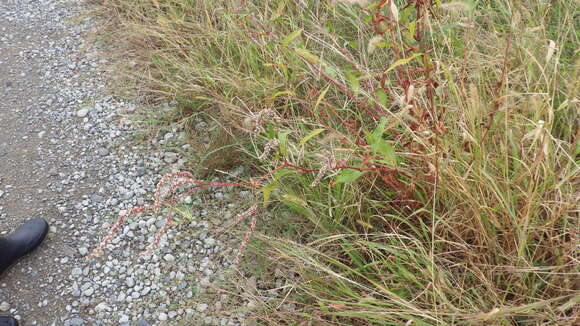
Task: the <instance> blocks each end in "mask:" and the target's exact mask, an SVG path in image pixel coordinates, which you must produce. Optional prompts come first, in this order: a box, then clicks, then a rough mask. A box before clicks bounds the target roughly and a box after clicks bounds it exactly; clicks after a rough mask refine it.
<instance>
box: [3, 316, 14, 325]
mask: <svg viewBox="0 0 580 326" xmlns="http://www.w3.org/2000/svg"><path fill="white" fill-rule="evenodd" d="M0 326H18V320H16V319H14V318H12V317H6V316H0Z"/></svg>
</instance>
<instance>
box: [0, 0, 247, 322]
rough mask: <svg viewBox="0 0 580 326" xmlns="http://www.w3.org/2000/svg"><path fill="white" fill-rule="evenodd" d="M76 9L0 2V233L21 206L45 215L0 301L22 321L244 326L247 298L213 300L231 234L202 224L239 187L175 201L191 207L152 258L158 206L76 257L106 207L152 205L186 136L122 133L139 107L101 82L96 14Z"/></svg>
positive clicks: (43, 0)
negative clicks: (147, 137) (99, 249)
mask: <svg viewBox="0 0 580 326" xmlns="http://www.w3.org/2000/svg"><path fill="white" fill-rule="evenodd" d="M83 6H84V5H81V4H79V3H77V2H76V1H62V0H18V1H11V0H9V1H2V2H0V67H2V68H0V92H3V93H2V94H0V95H2V96H3V97H4V98H5V101H4V102H3V103H2V104H0V221H1V223H0V230H2V231H4V233H7V232H8V231H9V229H10V228H13V227H16V226H17V225H19V224H20V223H21V222H22V221H23V220H25V219H26V218H28V217H30V216H31V215H35V216H42V217H44V218H46V219H48V220H49V222H50V224H51V233H50V235H49V237H48V239H47V241H46V242H45V244H44V245H43V246H42V247H41V248H40V249H39V250H38V251H37V252H36V253H34V254H33V255H32V257H29V258H27V259H25V260H23V261H21V262H20V263H19V264H17V265H16V266H15V267H13V268H12V269H11V270H10V271H9V272H8V273H6V274H4V275H3V276H2V279H1V280H0V282H1V283H0V311H1V312H7V313H9V314H11V315H14V316H16V317H17V318H18V319H20V320H22V321H23V323H25V324H24V325H65V326H80V325H140V326H145V325H181V324H183V325H203V324H207V325H242V324H245V322H243V320H244V316H245V313H244V311H245V308H246V306H251V304H252V303H251V302H250V301H244V300H241V299H232V298H230V297H228V296H219V297H210V296H211V293H213V292H211V288H212V287H213V286H214V285H216V284H222V283H223V280H224V279H225V278H226V277H227V272H228V271H229V268H230V267H231V266H232V264H233V259H234V258H235V255H236V253H237V250H238V246H239V241H237V240H236V239H233V238H228V237H220V238H215V237H214V236H212V235H211V233H209V232H208V231H211V230H212V229H213V228H214V226H213V225H212V223H213V224H223V222H224V221H227V220H228V219H230V218H231V217H232V216H233V215H234V214H235V212H237V211H238V210H237V207H238V206H239V205H240V201H241V200H247V199H248V197H249V196H248V195H249V193H248V192H247V191H241V192H240V191H239V190H236V191H235V192H234V191H224V190H219V191H217V190H215V191H208V192H206V193H204V194H203V195H200V196H195V197H189V198H186V199H184V200H183V205H184V207H188V208H189V210H190V216H186V217H182V218H180V219H178V223H177V226H175V227H173V228H172V229H171V230H170V231H169V232H168V233H167V234H166V235H164V236H163V237H162V238H161V241H160V244H159V246H158V249H157V250H156V251H155V252H154V253H153V254H152V255H150V256H146V257H142V258H141V257H140V256H139V254H140V253H142V252H143V251H144V250H146V248H147V246H148V245H149V244H150V243H151V242H152V241H153V239H154V237H155V235H156V234H157V232H158V231H159V230H160V229H161V228H162V227H163V224H164V216H162V215H161V214H159V215H156V214H151V215H146V216H142V217H138V218H130V219H129V220H128V221H127V223H126V224H125V226H124V227H123V228H122V230H121V232H120V233H119V235H118V236H117V237H115V238H114V239H113V240H112V241H111V243H110V244H109V245H108V246H107V255H106V256H105V257H102V258H99V259H91V260H88V259H86V256H87V255H88V254H89V253H90V251H91V250H92V248H95V247H96V246H97V244H98V243H99V240H100V239H101V237H102V236H103V235H104V234H105V233H106V232H107V231H108V230H109V229H110V227H111V225H112V224H113V223H114V221H115V219H116V217H117V216H119V215H120V214H122V213H123V212H125V211H128V210H130V209H132V208H134V207H136V206H139V205H144V204H147V203H149V202H150V199H151V198H152V192H153V191H154V189H155V185H156V183H157V181H158V180H159V177H160V176H161V175H162V174H163V173H165V172H169V171H177V170H181V169H183V167H184V164H185V160H184V159H183V157H182V156H181V154H180V153H181V152H183V151H187V150H189V145H187V144H185V143H183V142H182V141H181V139H184V137H181V136H180V135H182V134H183V130H181V129H180V128H179V127H174V128H173V129H172V130H168V132H166V133H164V134H163V135H160V136H159V139H156V140H154V141H153V142H152V143H153V144H154V145H155V147H154V145H145V144H137V143H134V142H133V141H132V140H131V135H133V134H134V133H135V132H136V130H135V129H134V127H133V126H132V122H131V120H130V119H129V118H128V117H127V116H128V114H130V113H132V112H135V110H136V107H137V106H138V105H139V104H138V103H129V102H127V101H123V100H119V99H116V98H114V97H111V96H109V95H107V93H106V92H105V90H106V89H107V82H106V80H107V75H106V73H104V71H105V68H107V67H108V66H109V65H110V62H109V61H108V60H107V59H106V58H103V57H102V56H98V55H97V53H98V51H99V50H102V49H99V48H97V47H96V46H95V45H94V44H91V43H90V42H88V41H87V38H86V36H87V35H88V33H90V32H91V31H93V30H94V29H95V26H96V25H97V23H96V22H94V21H93V20H91V19H90V18H86V17H82V16H79V12H81V10H82V9H85V8H86V7H83ZM168 105H169V106H170V107H171V104H168ZM157 144H163V145H164V146H165V147H164V148H165V149H160V148H158V147H156V145H157ZM167 146H170V147H167ZM168 148H172V149H171V150H169V149H168ZM240 173H242V171H241V170H239V169H238V170H236V171H234V172H233V173H232V175H231V177H232V178H233V177H235V176H236V175H239V174H240ZM246 206H247V205H246ZM232 300H233V301H232ZM232 305H234V306H236V305H237V306H239V308H240V309H226V307H227V306H232Z"/></svg>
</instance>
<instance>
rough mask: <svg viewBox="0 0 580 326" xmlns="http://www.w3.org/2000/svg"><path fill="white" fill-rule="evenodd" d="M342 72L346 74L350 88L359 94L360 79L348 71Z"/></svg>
mask: <svg viewBox="0 0 580 326" xmlns="http://www.w3.org/2000/svg"><path fill="white" fill-rule="evenodd" d="M344 74H345V75H346V78H347V79H348V82H349V83H350V88H352V91H353V92H354V93H355V94H360V93H361V87H360V81H359V80H358V78H357V77H356V76H355V75H354V74H353V73H352V72H350V71H346V72H345V73H344Z"/></svg>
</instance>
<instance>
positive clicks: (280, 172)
mask: <svg viewBox="0 0 580 326" xmlns="http://www.w3.org/2000/svg"><path fill="white" fill-rule="evenodd" d="M292 173H296V171H294V170H291V169H280V170H278V171H276V172H275V173H274V175H273V177H274V179H275V180H280V179H281V178H282V177H284V176H287V175H289V174H292Z"/></svg>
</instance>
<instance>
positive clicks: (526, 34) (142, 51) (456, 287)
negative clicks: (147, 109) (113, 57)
mask: <svg viewBox="0 0 580 326" xmlns="http://www.w3.org/2000/svg"><path fill="white" fill-rule="evenodd" d="M98 3H99V4H100V5H101V6H100V8H101V9H100V13H102V14H103V15H105V14H106V17H109V18H111V19H113V23H114V26H115V29H116V31H115V33H113V35H115V38H114V40H115V41H116V42H121V43H122V44H121V48H122V49H123V51H125V52H123V59H124V60H127V61H126V62H131V61H132V62H136V63H137V64H136V65H135V67H134V68H132V69H126V70H123V71H124V73H123V74H122V76H123V77H124V78H125V79H126V80H127V83H126V84H127V85H129V86H131V85H134V86H135V87H136V89H139V91H140V93H139V94H143V95H146V96H148V97H149V98H153V99H159V98H161V99H164V100H166V99H172V100H173V99H175V100H177V102H178V103H180V104H179V105H180V106H179V107H180V110H181V111H180V112H182V113H183V114H185V116H184V117H183V118H184V119H187V116H188V115H189V116H194V115H198V114H202V115H204V116H206V117H208V118H210V119H211V120H213V121H216V123H217V124H218V125H221V126H224V130H226V132H227V133H228V134H229V135H232V138H233V139H232V141H231V142H230V140H227V141H224V142H219V141H216V142H215V143H216V144H219V145H218V146H216V148H214V149H212V150H219V149H220V148H222V149H223V150H224V151H225V152H230V153H231V148H233V147H228V146H229V144H237V145H235V147H236V149H237V150H238V151H237V152H236V153H244V156H245V157H244V159H243V161H244V162H246V163H247V164H248V165H252V166H254V167H255V168H256V172H257V173H258V174H259V175H262V176H263V177H261V178H259V180H260V182H259V183H255V182H254V183H252V184H253V185H256V186H257V185H259V186H260V188H259V193H260V194H261V198H262V199H261V201H262V203H261V206H262V207H269V209H270V210H272V211H273V212H276V216H277V217H274V219H280V220H277V221H270V222H269V223H271V224H272V225H276V228H271V229H270V231H276V232H270V233H266V232H263V233H262V234H258V235H257V238H258V239H259V240H260V241H262V244H263V245H264V246H266V248H268V249H267V250H264V249H263V250H262V252H256V253H255V254H262V255H263V256H264V258H265V259H266V260H268V261H271V262H272V264H277V265H279V266H281V268H282V269H284V270H290V271H292V272H293V273H292V274H296V275H293V276H292V277H289V278H288V282H290V283H291V284H293V285H292V286H291V287H289V288H287V290H286V292H283V293H282V294H281V295H280V300H279V301H276V302H272V301H271V300H265V299H264V300H262V301H260V303H261V304H260V305H259V306H258V308H257V309H256V313H257V317H258V318H260V320H261V321H262V322H263V323H266V324H288V325H306V324H307V323H308V322H309V323H310V324H328V325H401V324H407V325H411V324H418V325H435V324H437V325H464V324H480V325H484V324H490V325H531V324H534V325H566V324H569V325H573V324H574V323H575V322H577V318H578V313H579V312H578V308H577V303H578V300H579V299H578V298H579V295H578V286H579V284H578V281H577V280H578V276H579V272H580V271H579V264H578V259H579V256H578V244H579V243H578V239H579V237H578V223H579V220H578V209H577V202H578V171H579V167H578V162H577V158H578V153H579V148H580V147H579V139H580V133H579V131H578V130H579V128H578V127H579V126H578V124H579V122H578V121H579V119H578V98H577V94H578V93H579V86H580V84H579V82H578V81H579V80H580V78H579V77H580V76H579V73H580V61H579V60H578V51H577V48H578V43H579V42H578V17H577V12H576V11H575V6H574V2H573V1H552V2H546V1H540V0H532V1H446V2H444V3H442V1H439V0H438V1H431V0H407V1H393V0H375V1H368V2H367V1H302V0H297V1H289V0H277V1H252V0H245V1H243V0H215V1H194V0H166V1H154V0H140V1H137V0H106V1H105V0H100V1H98ZM218 135H219V134H218ZM218 137H219V136H218ZM230 156H236V157H237V158H239V157H240V156H241V154H239V155H230ZM226 159H228V158H227V155H226V156H224V157H222V158H220V159H218V161H221V160H226ZM218 163H219V164H224V163H226V162H218ZM216 164H217V163H216ZM208 168H211V167H210V166H208ZM288 216H292V218H291V219H289V218H288ZM289 220H292V221H294V222H295V224H294V225H292V226H290V227H288V228H287V230H290V231H288V232H286V231H287V230H284V229H283V228H282V227H280V226H281V225H283V224H284V223H285V222H288V221H289ZM296 221H297V222H296ZM254 223H255V222H254ZM254 223H251V224H252V226H253V227H254V226H255V227H256V228H257V229H262V230H267V225H264V226H260V225H257V226H256V225H255V224H254ZM253 227H252V228H253ZM246 241H247V239H246ZM259 248H264V247H263V246H262V247H259ZM258 299H259V298H258ZM287 302H292V303H293V305H292V308H288V305H287V304H285V303H287Z"/></svg>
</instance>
